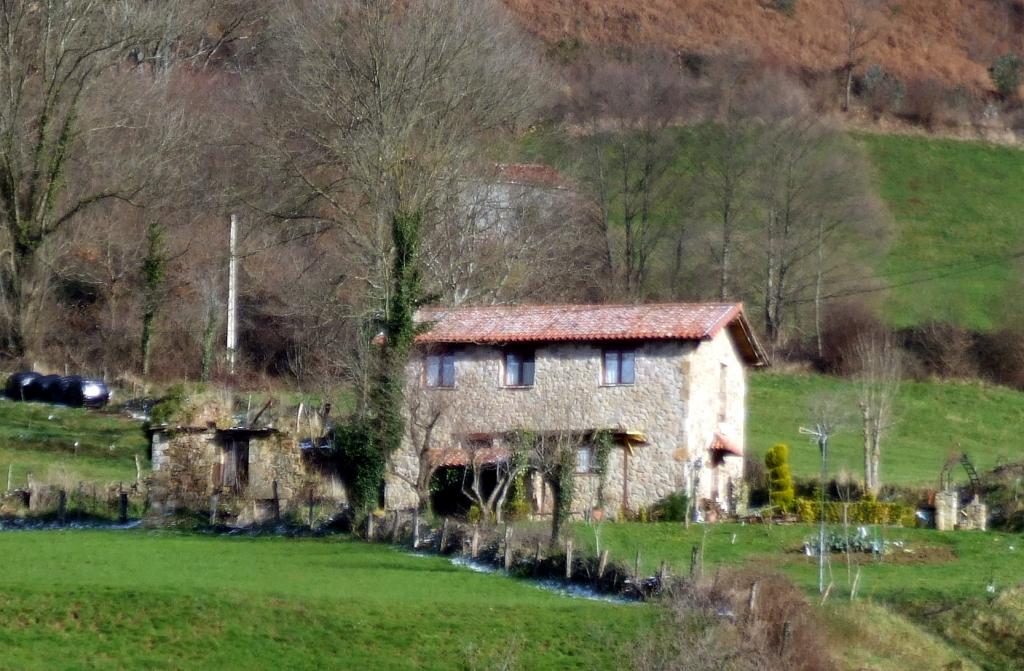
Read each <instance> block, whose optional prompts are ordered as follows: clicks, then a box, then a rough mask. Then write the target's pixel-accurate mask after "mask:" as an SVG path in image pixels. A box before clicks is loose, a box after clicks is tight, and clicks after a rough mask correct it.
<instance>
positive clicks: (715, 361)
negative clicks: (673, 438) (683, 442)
mask: <svg viewBox="0 0 1024 671" xmlns="http://www.w3.org/2000/svg"><path fill="white" fill-rule="evenodd" d="M688 367H689V380H690V384H689V385H688V393H689V398H688V401H689V406H690V407H691V408H693V412H691V413H689V414H688V416H687V425H686V431H687V435H688V437H689V438H690V440H689V441H688V444H689V450H690V457H691V458H694V459H699V460H700V461H701V468H700V470H699V478H698V482H697V486H696V494H697V498H698V499H711V498H714V499H715V500H716V501H717V502H718V503H719V504H720V505H722V507H724V508H728V505H727V504H728V493H729V490H730V481H732V486H733V487H735V486H739V485H740V484H741V483H742V480H743V458H742V457H740V456H726V457H725V460H724V463H723V464H722V465H721V466H720V467H719V468H718V469H715V470H712V469H711V468H709V466H710V464H709V462H710V459H711V455H710V454H709V452H708V448H709V447H710V446H711V443H712V441H713V440H714V436H715V434H716V433H719V434H721V435H723V436H724V437H726V438H727V439H728V440H729V442H730V443H731V444H732V445H734V446H735V447H736V448H738V449H739V450H740V451H741V452H744V453H745V451H746V435H745V434H746V422H747V418H746V411H747V371H746V365H745V363H744V362H743V359H742V357H741V356H740V353H739V351H738V350H737V349H736V345H735V342H734V341H733V339H732V338H731V337H730V336H729V334H728V332H727V330H725V329H723V330H722V332H720V333H719V334H718V335H717V336H716V337H715V338H714V339H712V340H710V341H707V342H702V343H701V344H700V346H699V347H698V348H697V351H696V352H695V353H694V355H693V356H691V357H689V360H688ZM723 377H724V385H723ZM723 392H724V393H723ZM716 480H717V482H716ZM713 492H715V493H717V496H714V497H713V496H712V494H713Z"/></svg>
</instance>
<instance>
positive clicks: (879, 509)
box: [795, 499, 917, 527]
mask: <svg viewBox="0 0 1024 671" xmlns="http://www.w3.org/2000/svg"><path fill="white" fill-rule="evenodd" d="M843 505H844V504H842V503H840V502H838V501H826V502H825V521H826V522H828V523H829V524H842V522H843ZM848 505H849V509H848V510H847V521H848V522H849V523H850V524H889V525H898V526H904V527H912V526H914V525H915V524H916V521H917V518H916V516H915V515H914V508H913V507H912V506H909V505H907V504H906V503H883V502H881V501H875V500H873V499H862V500H860V501H854V502H852V503H850V504H848ZM795 507H796V515H797V517H798V518H800V521H801V522H817V521H818V517H819V513H820V511H821V507H820V504H819V502H818V501H814V500H813V499H797V500H796V506H795Z"/></svg>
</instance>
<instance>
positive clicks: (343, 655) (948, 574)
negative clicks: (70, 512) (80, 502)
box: [0, 523, 1024, 671]
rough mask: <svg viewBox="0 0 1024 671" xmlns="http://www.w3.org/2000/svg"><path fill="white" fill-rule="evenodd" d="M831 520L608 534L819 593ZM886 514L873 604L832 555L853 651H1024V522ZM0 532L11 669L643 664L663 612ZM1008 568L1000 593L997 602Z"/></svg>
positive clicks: (901, 654)
mask: <svg viewBox="0 0 1024 671" xmlns="http://www.w3.org/2000/svg"><path fill="white" fill-rule="evenodd" d="M813 531H814V529H813V527H812V526H807V525H793V526H773V527H762V526H750V525H746V526H742V525H738V524H722V525H710V526H707V527H701V526H693V527H691V528H690V529H684V528H683V527H682V525H680V524H678V523H676V524H672V523H662V524H614V523H606V524H604V525H602V526H601V528H600V536H601V543H602V547H605V548H608V549H609V550H610V552H611V554H612V557H613V559H616V560H620V561H622V560H625V561H627V563H630V564H631V563H632V561H633V559H634V558H635V553H636V551H637V550H639V551H640V552H641V556H642V564H643V568H644V570H645V571H646V572H653V571H654V570H655V569H656V567H657V565H658V563H659V562H660V561H661V560H667V561H669V562H670V563H671V565H672V568H673V571H674V572H675V573H677V574H678V573H685V572H686V571H687V570H688V566H689V557H690V549H691V548H692V547H693V546H695V545H697V546H700V545H701V544H703V547H704V562H705V574H706V575H707V576H712V575H714V573H715V572H716V571H717V570H719V569H720V568H722V567H726V566H742V565H746V566H753V567H756V568H757V569H759V570H766V569H767V570H778V571H781V572H783V573H785V574H787V575H789V576H790V577H792V578H793V579H794V580H795V581H796V582H797V584H799V585H801V586H802V587H804V588H806V589H807V590H808V592H810V593H812V594H813V593H815V581H816V567H815V562H814V560H813V559H811V558H808V557H805V556H803V555H802V554H801V553H800V552H799V547H800V544H801V542H802V540H803V538H804V537H806V536H807V535H809V534H811V533H813ZM882 533H884V535H885V537H886V538H887V539H888V540H901V541H903V542H905V549H904V550H900V551H898V552H897V553H895V554H894V555H891V556H888V557H886V558H885V559H884V560H883V561H881V562H874V561H871V560H870V558H869V557H867V556H862V557H860V558H859V560H858V561H859V565H860V566H861V573H862V578H861V589H860V599H859V600H858V602H857V603H856V604H854V605H850V604H849V603H848V602H847V593H848V583H847V577H846V575H847V573H846V565H845V563H844V562H843V561H842V560H841V558H833V561H832V565H831V572H830V576H831V579H832V580H833V581H834V582H835V585H836V586H835V589H834V591H833V593H832V600H831V602H830V604H829V607H828V608H827V609H826V610H825V611H823V612H822V617H823V620H824V621H825V622H826V624H827V626H828V627H829V630H830V632H831V633H830V638H831V639H833V649H834V651H835V652H836V653H837V655H838V656H839V657H840V659H841V661H842V662H843V665H842V668H844V669H885V670H886V671H888V670H889V669H893V670H895V669H905V668H924V667H915V666H914V664H916V663H921V662H922V661H923V660H928V659H929V658H931V659H941V660H943V665H944V664H945V663H946V662H947V661H950V662H952V661H955V660H957V659H958V658H960V657H961V655H963V654H966V655H967V656H968V657H969V658H977V657H979V656H981V657H984V656H985V655H988V658H987V659H989V660H990V661H991V660H997V661H998V660H1005V659H1007V657H1006V655H1007V654H1012V650H1013V647H1012V646H1013V645H1015V644H1014V643H1013V640H1010V641H1005V640H1001V639H1000V637H999V636H1000V633H1001V632H1005V631H1010V632H1011V633H1012V632H1013V631H1018V630H1019V629H1020V628H1021V627H1022V626H1024V618H1021V617H1020V615H1021V614H1020V613H1018V612H1017V610H1018V609H1019V607H1020V605H1021V599H1020V597H1019V596H1018V593H1017V592H1014V590H1013V589H1012V587H1013V586H1014V585H1017V584H1019V582H1020V580H1021V569H1022V568H1024V561H1021V558H1020V557H1019V555H1020V553H1021V552H1024V548H1018V549H1010V548H1011V546H1015V547H1016V545H1015V544H1019V543H1020V542H1021V540H1022V538H1021V537H1020V536H1019V535H1018V536H1011V535H1006V534H982V533H957V534H941V533H938V532H934V531H926V530H915V529H886V530H883V531H882ZM575 534H576V536H577V539H578V543H579V545H580V547H583V548H586V549H592V548H593V545H594V534H593V529H592V528H590V527H587V526H585V525H582V524H579V525H576V527H575ZM0 552H2V553H3V555H4V556H5V557H7V558H8V562H7V568H6V569H5V570H4V571H3V572H0V669H86V668H88V669H107V668H110V669H120V668H147V669H193V668H196V669H198V668H246V669H263V668H268V669H269V668H288V669H319V668H346V669H347V668H368V669H369V668H372V669H405V668H417V669H419V668H438V669H442V668H443V669H449V668H463V669H492V668H497V667H498V666H499V665H500V663H502V662H504V661H507V660H513V661H514V662H515V668H522V669H571V668H579V669H606V668H619V669H624V668H629V658H630V650H631V649H632V647H633V646H634V645H635V641H636V640H637V638H638V637H640V636H643V635H644V633H645V632H646V631H647V630H648V629H649V627H650V626H652V625H653V624H654V623H655V622H656V618H657V610H656V608H654V607H652V606H649V605H643V604H609V603H602V602H594V601H588V600H583V599H576V598H570V597H566V596H562V595H560V594H557V593H552V592H548V591H544V590H541V589H538V588H537V587H536V586H534V585H533V584H531V583H530V582H528V581H519V580H514V579H509V578H505V577H503V576H500V575H485V574H479V573H475V572H472V571H470V570H468V569H462V568H458V567H455V566H453V565H452V564H451V563H450V562H449V561H448V560H446V559H443V558H438V557H418V556H412V555H410V554H407V553H405V552H402V551H400V550H395V549H392V548H389V547H386V546H371V545H366V544H363V543H359V542H353V541H349V540H347V539H345V538H343V537H333V538H321V539H295V538H269V537H263V538H243V537H235V538H230V537H223V536H219V537H214V536H196V535H180V534H175V533H171V532H151V531H141V530H140V531H119V532H113V531H107V532H103V531H25V532H6V533H2V534H0ZM989 584H992V585H994V586H995V589H996V590H997V592H998V593H999V596H998V598H997V599H996V601H995V602H994V604H993V605H992V608H997V610H996V611H993V612H991V613H989V606H988V605H986V604H988V598H989V596H988V592H987V587H988V585H989ZM953 609H956V610H955V612H956V613H957V614H958V616H961V617H967V618H979V624H978V627H977V631H976V633H972V635H971V638H970V639H968V638H967V637H966V636H965V634H964V633H963V632H959V633H958V630H957V629H956V628H955V627H950V626H949V625H950V623H951V622H952V621H953V620H952V616H948V617H947V616H945V615H943V616H942V617H941V618H939V619H937V620H935V621H934V624H929V622H930V620H929V619H928V618H927V617H926V615H923V613H927V612H939V613H952V612H954V611H953ZM986 613H989V615H986ZM996 613H998V615H999V619H998V620H997V619H995V618H994V614H996ZM883 621H884V622H885V623H886V624H885V630H884V631H879V630H878V629H877V627H878V626H879V622H883ZM1008 628H1009V629H1008ZM1014 628H1016V629H1014ZM950 640H952V642H953V643H955V644H956V645H957V648H956V649H955V650H954V648H953V647H951V644H950ZM1008 651H1009V652H1008ZM1009 659H1012V657H1010V658H1009ZM976 661H977V659H976ZM982 661H983V663H981V664H980V666H982V667H983V668H993V669H995V668H1012V666H1005V665H1001V664H1000V663H995V664H986V663H984V660H982ZM908 665H909V666H908ZM955 668H966V669H970V668H975V667H974V666H972V665H971V664H970V663H968V664H967V665H965V666H964V667H955Z"/></svg>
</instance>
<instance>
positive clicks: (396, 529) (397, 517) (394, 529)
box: [391, 510, 402, 544]
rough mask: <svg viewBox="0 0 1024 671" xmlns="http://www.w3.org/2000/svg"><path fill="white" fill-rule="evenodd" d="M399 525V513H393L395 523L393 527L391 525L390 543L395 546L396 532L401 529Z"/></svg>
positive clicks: (396, 540)
mask: <svg viewBox="0 0 1024 671" xmlns="http://www.w3.org/2000/svg"><path fill="white" fill-rule="evenodd" d="M401 525H402V517H401V513H400V512H398V511H397V510H396V511H395V523H394V524H393V525H391V542H392V544H397V543H398V531H399V528H400V527H401Z"/></svg>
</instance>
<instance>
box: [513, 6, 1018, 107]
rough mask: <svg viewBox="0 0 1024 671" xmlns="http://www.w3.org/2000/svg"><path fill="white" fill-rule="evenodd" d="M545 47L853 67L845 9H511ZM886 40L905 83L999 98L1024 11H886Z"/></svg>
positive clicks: (880, 54)
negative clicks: (846, 51)
mask: <svg viewBox="0 0 1024 671" xmlns="http://www.w3.org/2000/svg"><path fill="white" fill-rule="evenodd" d="M505 3H506V5H508V7H509V8H510V9H511V10H512V11H513V12H514V13H515V14H516V15H517V16H518V17H519V18H520V19H521V20H522V22H523V24H524V25H525V26H526V27H527V28H528V29H529V30H530V31H531V32H533V33H534V34H536V35H538V36H539V37H541V38H542V39H543V40H545V41H547V42H549V43H552V44H556V43H558V42H560V41H565V42H570V43H571V42H574V41H577V42H582V43H585V44H598V45H614V46H623V45H626V46H658V47H662V48H668V49H672V50H678V51H694V52H700V53H708V52H715V51H723V50H739V51H743V52H753V53H755V54H759V55H760V56H762V57H763V58H764V60H765V61H767V62H769V63H777V64H778V65H780V66H782V67H785V68H788V69H792V70H804V71H810V72H819V71H823V70H830V69H836V68H838V67H840V66H841V65H842V63H843V56H842V48H843V47H842V45H843V40H844V38H843V36H842V35H843V33H842V29H843V26H842V21H841V19H840V15H839V11H838V9H837V4H836V2H835V0H797V2H796V5H795V12H794V13H793V15H792V16H787V15H785V14H782V13H780V12H778V11H775V10H773V9H771V5H772V3H771V2H770V1H769V0H647V1H646V2H643V3H639V2H624V1H623V0H505ZM886 5H887V10H886V11H885V12H884V14H883V15H881V16H880V19H879V24H880V25H879V28H878V37H877V39H875V40H874V41H873V42H872V43H871V44H870V45H869V47H868V48H867V50H866V59H865V62H867V63H879V64H881V65H882V66H883V67H884V68H885V69H886V70H889V71H891V72H895V73H896V74H898V75H899V76H900V77H902V78H906V79H917V78H927V77H934V78H936V79H939V80H941V81H943V82H945V83H947V84H950V85H963V86H966V87H968V88H970V89H972V90H975V91H983V90H991V83H990V81H989V76H988V71H987V68H988V66H989V65H990V64H991V63H992V61H993V60H994V59H995V58H996V57H997V56H998V55H999V54H1001V53H1004V52H1006V51H1008V50H1012V49H1018V48H1020V46H1021V43H1020V33H1021V28H1022V26H1024V5H1022V3H1020V2H1016V1H1014V2H996V1H990V0H904V1H902V2H898V3H886Z"/></svg>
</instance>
